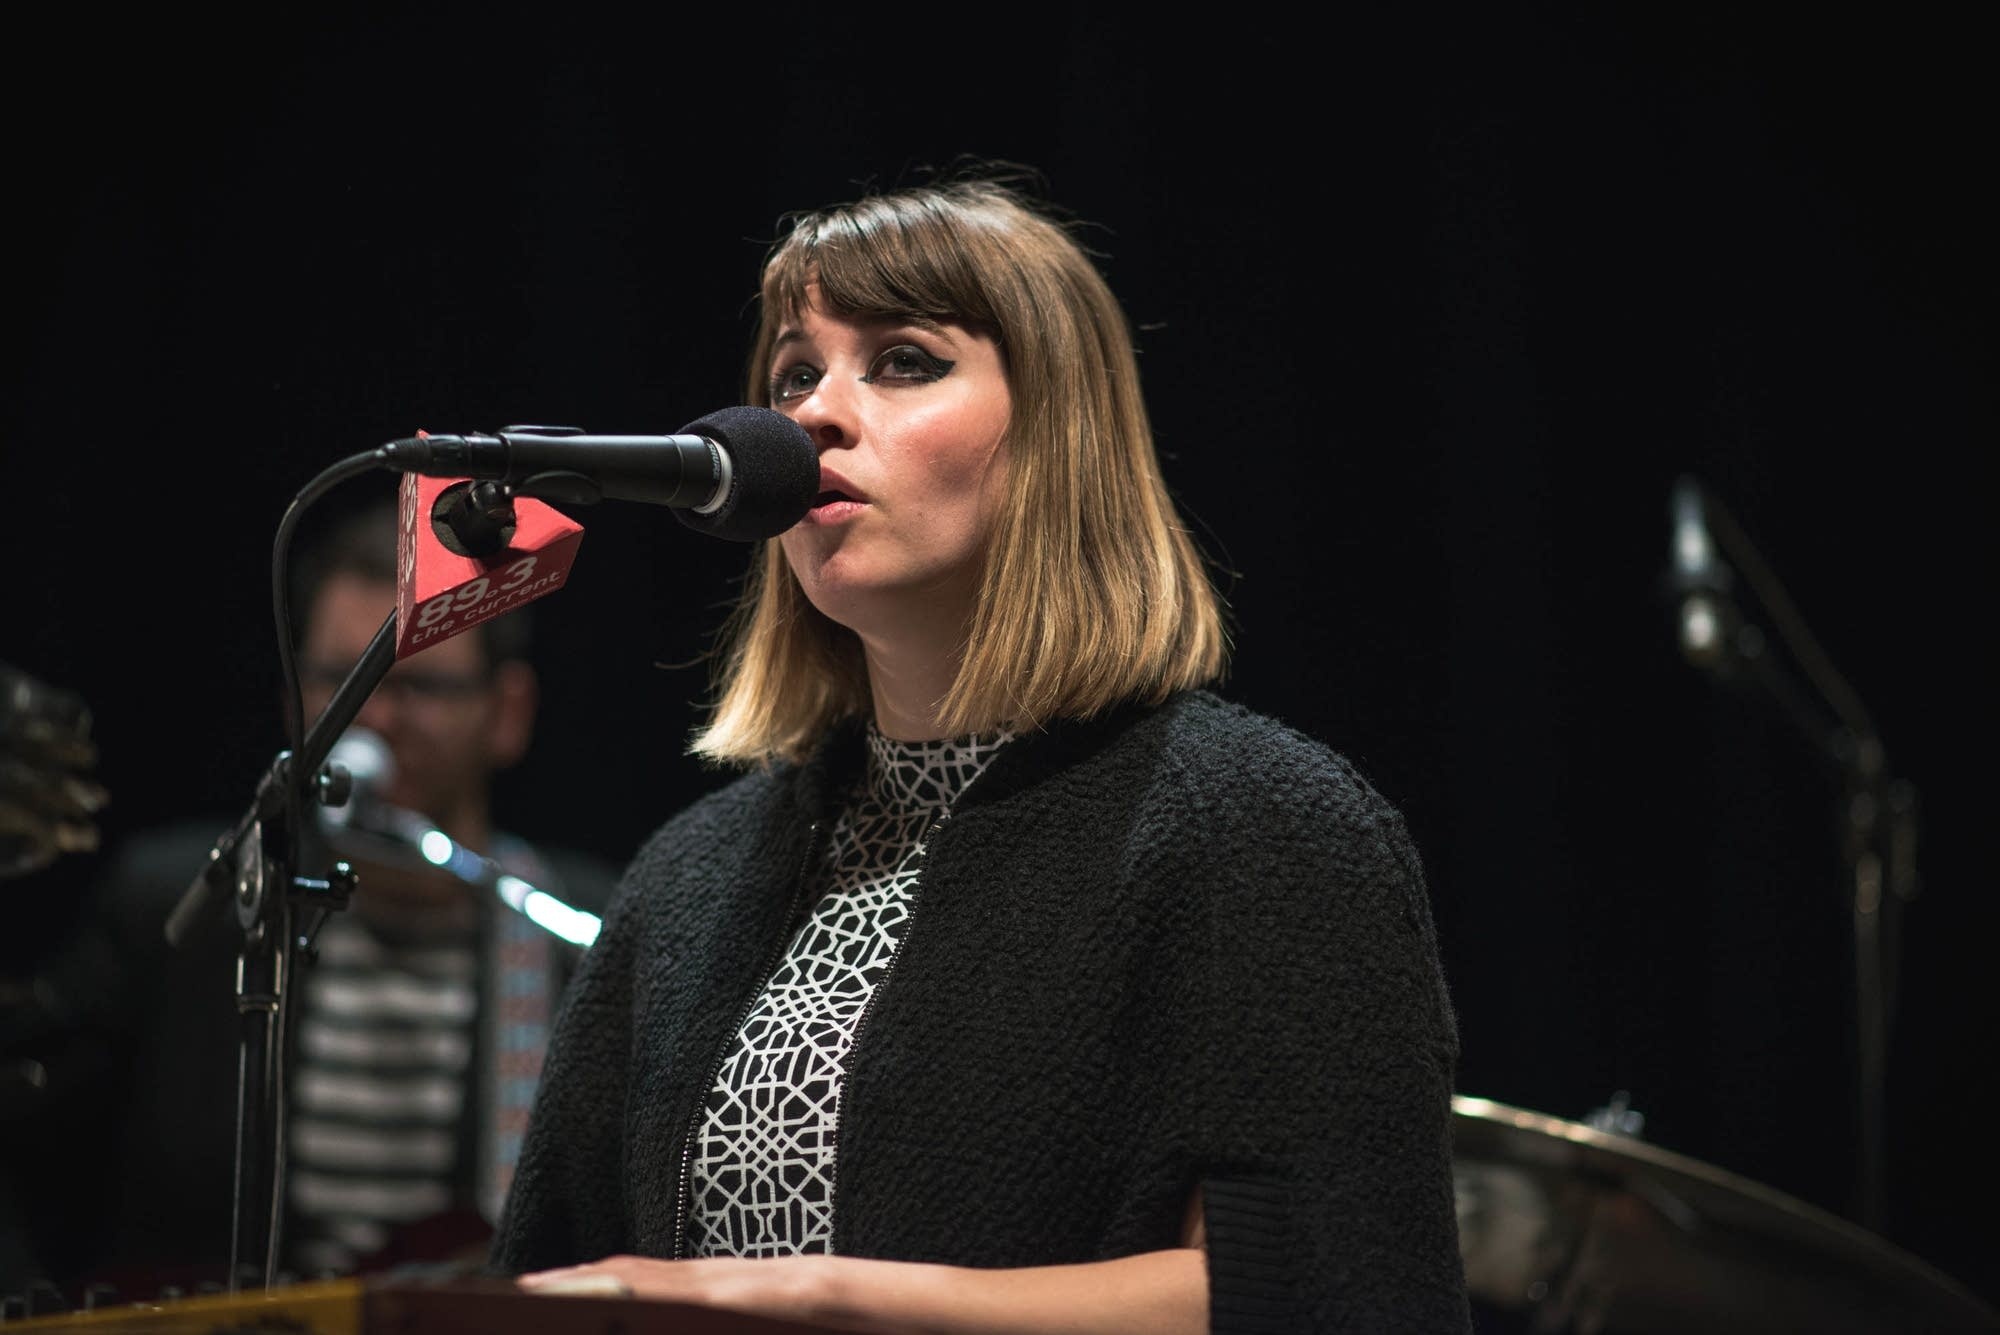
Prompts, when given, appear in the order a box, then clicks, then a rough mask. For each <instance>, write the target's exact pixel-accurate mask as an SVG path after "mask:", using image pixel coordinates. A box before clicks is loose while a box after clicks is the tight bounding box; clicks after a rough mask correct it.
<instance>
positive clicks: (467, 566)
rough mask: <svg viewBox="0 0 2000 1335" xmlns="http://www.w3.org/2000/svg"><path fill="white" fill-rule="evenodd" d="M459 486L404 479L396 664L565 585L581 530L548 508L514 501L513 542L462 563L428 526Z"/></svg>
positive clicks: (414, 476)
mask: <svg viewBox="0 0 2000 1335" xmlns="http://www.w3.org/2000/svg"><path fill="white" fill-rule="evenodd" d="M466 481H467V479H464V478H456V479H454V478H442V477H422V476H419V475H418V474H416V473H405V474H403V484H402V492H401V495H400V497H399V508H400V520H401V522H400V525H399V527H398V530H397V534H396V571H397V578H396V657H397V659H398V660H401V659H404V658H408V657H409V656H410V655H411V654H413V653H416V652H417V651H418V650H420V649H428V648H429V647H430V646H431V645H433V644H438V643H441V642H442V641H445V640H448V639H450V638H451V637H452V636H454V635H457V634H459V633H460V632H461V631H467V630H471V629H472V628H473V627H474V626H477V625H478V624H479V623H481V622H482V621H490V620H492V619H493V618H494V617H497V616H500V615H502V614H504V613H507V612H511V611H513V610H514V609H515V608H517V607H521V606H524V605H526V604H528V603H531V602H533V601H534V600H535V599H537V598H541V597H544V596H546V595H547V594H551V593H554V592H555V591H556V590H557V589H559V588H561V587H562V586H563V581H564V580H566V579H568V578H569V571H570V567H571V566H572V565H574V564H575V563H576V551H577V548H578V547H580V546H581V545H582V544H583V525H581V524H579V523H577V522H576V521H575V520H573V519H571V518H570V517H569V516H568V515H565V514H563V513H562V512H561V511H559V510H556V509H554V508H553V507H551V506H549V505H548V504H546V503H545V502H542V501H537V500H534V499H532V498H529V497H515V498H514V499H513V502H512V504H513V509H514V534H513V537H512V539H511V540H510V541H509V542H508V544H507V545H506V546H505V547H502V548H501V549H500V550H499V551H497V552H495V553H493V555H491V556H461V555H459V554H458V553H456V552H453V551H452V550H451V549H450V548H448V547H446V546H445V545H444V543H443V542H442V541H441V540H440V539H439V538H438V535H437V530H436V529H435V528H434V527H433V526H432V512H433V510H434V509H435V508H436V507H437V505H438V498H439V497H440V496H442V495H444V493H445V492H446V491H447V490H449V489H451V488H454V487H460V486H463V485H465V483H466Z"/></svg>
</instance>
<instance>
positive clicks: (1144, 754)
mask: <svg viewBox="0 0 2000 1335" xmlns="http://www.w3.org/2000/svg"><path fill="white" fill-rule="evenodd" d="M858 731H859V729H858V728H857V727H847V728H843V729H841V730H839V731H838V732H837V734H836V735H835V736H833V737H831V738H829V740H828V741H827V743H826V744H824V745H823V746H822V747H821V748H820V749H819V751H818V752H817V754H816V755H815V756H814V758H813V759H812V760H811V761H810V762H808V763H807V764H805V765H802V766H792V765H781V766H776V767H774V768H772V769H770V770H764V771H757V772H754V773H750V774H746V775H744V776H742V777H740V778H738V779H736V780H734V781H733V782H731V783H729V784H727V785H726V786H724V787H722V788H720V789H718V790H717V791H715V792H714V793H711V794H709V795H708V796H706V797H704V798H702V799H701V800H699V801H697V802H696V803H694V804H693V805H692V806H690V807H689V808H688V809H687V810H685V811H683V812H682V813H681V814H679V815H677V816H676V817H674V818H673V819H672V820H671V821H669V822H668V823H667V824H666V825H664V826H663V827H662V828H661V829H660V830H659V831H658V832H656V833H655V834H654V835H653V836H652V837H651V838H650V839H649V840H648V841H647V842H646V844H645V846H644V847H643V848H642V849H641V851H640V852H639V854H638V855H637V857H636V858H635V859H634V861H633V862H632V864H631V866H630V868H629V869H628V870H627V872H626V874H625V877H624V880H623V883H622V885H621V886H620V889H619V891H618V893H617V896H616V899H615V900H614V903H613V905H612V907H611V909H610V910H609V912H608V914H607V915H606V918H605V922H604V928H603V932H602V934H601V935H600V937H599V938H598V941H597V943H596V945H595V946H593V947H592V948H591V951H590V953H589V955H588V957H587V958H586V959H585V961H584V964H583V967H582V970H581V971H580V973H579V974H578V977H577V979H576V981H575V983H574V984H573V985H572V987H571V988H570V990H569V992H568V993H567V995H566V997H565V1000H564V1003H563V1009H562V1012H561V1015H560V1017H559V1019H558V1023H557V1029H556V1034H555V1040H554V1046H553V1049H552V1051H551V1054H550V1057H549V1061H548V1065H547V1067H546V1070H545V1072H544V1075H543V1080H542V1085H541V1089H540V1092H539V1095H538V1099H537V1103H536V1106H535V1110H534V1114H533V1119H532V1122H531V1124H530V1127H529V1131H528V1135H527V1139H526V1143H525V1146H524V1148H523V1151H522V1154H521V1157H520V1162H519V1165H518V1168H517V1170H516V1176H515V1179H514V1186H513V1190H512V1192H511V1194H510V1197H509V1200H508V1204H507V1208H506V1211H505V1215H504V1217H503V1219H502V1221H501V1223H500V1226H499V1229H498V1232H497V1234H496V1236H495V1238H494V1242H493V1250H492V1253H491V1268H492V1269H494V1270H495V1271H497V1272H499V1273H503V1274H517V1273H521V1272H523V1271H527V1270H535V1269H542V1268H546V1267H550V1266H557V1265H566V1264H574V1263H578V1262H583V1261H588V1260H593V1259H596V1258H598V1257H601V1256H606V1255H610V1254H614V1253H636V1254H641V1255H652V1256H662V1257H668V1256H674V1255H676V1254H681V1253H682V1251H683V1249H684V1246H685V1238H686V1210H687V1202H688V1199H689V1188H688V1183H687V1170H688V1162H689V1157H690V1156H689V1146H690V1132H691V1130H692V1129H693V1127H694V1123H695V1118H696V1116H697V1113H698V1111H699V1109H700V1107H701V1105H702V1102H703V1098H704V1096H705V1095H706V1094H707V1092H708V1090H709V1087H710V1084H711V1082H712V1080H713V1078H714V1075H715V1071H716V1066H717V1063H718V1062H719V1061H720V1059H721V1055H722V1052H723V1049H724V1046H725V1045H726V1044H727V1043H728V1041H729V1040H730V1039H731V1038H732V1037H733V1035H734V1033H735V1029H736V1026H737V1024H738V1022H739V1020H740V1019H741V1017H742V1014H743V1011H744V1008H745V1007H746V1006H747V1005H748V1004H749V1002H750V1001H751V999H752V998H753V997H754V996H755V994H756V993H757V992H758V990H759V989H760V988H761V987H762V985H763V983H764V981H765V979H766V977H767V975H768V973H769V971H770V969H771V968H772V966H773V965H774V964H775V963H776V961H777V958H778V956H779V954H780V952H781V951H782V950H783V949H784V947H785V945H786V942H787V939H788V937H789V935H790V933H791V931H792V929H793V928H794V927H795V926H796V924H797V923H798V921H799V918H800V916H801V914H802V913H803V912H804V911H805V909H806V900H805V897H804V896H805V892H806V888H807V882H808V881H809V879H810V878H809V877H808V875H807V869H808V868H809V867H810V866H812V865H813V864H814V861H815V859H817V858H818V857H819V855H820V851H821V844H822V841H823V838H824V832H825V831H826V830H827V828H828V827H829V825H830V823H831V820H832V818H833V816H834V815H835V811H834V808H833V805H832V804H833V802H834V800H835V799H836V797H837V796H838V794H839V793H840V792H841V791H842V789H843V786H844V784H845V783H846V782H847V780H848V779H849V778H850V777H851V776H852V775H853V773H854V772H855V770H854V768H853V767H854V766H855V765H857V764H859V763H860V752H861V748H860V746H859V745H858V740H859V739H858ZM1456 1059H1457V1031H1456V1023H1455V1019H1454V1016H1453V1013H1452V1010H1451V1005H1450V1001H1449V997H1448V994H1447V991H1446V987H1445V983H1444V979H1443V976H1442V970H1441V967H1440V963H1439V958H1438V952H1437V940H1436V934H1435V931H1434V928H1433V922H1432V915H1431V909H1430V905H1429V901H1428V898H1427V892H1426V889H1425V883H1424V879H1423V873H1422V870H1421V866H1420V863H1419V860H1418V856H1417V853H1416V851H1415V849H1414V848H1413V846H1412V844H1411V842H1410V839H1409V837H1408V835H1407V833H1406V831H1405V828H1404V824H1403V821H1402V818H1401V817H1400V815H1399V814H1398V813H1397V811H1396V810H1395V809H1394V808H1393V807H1392V806H1391V805H1390V804H1389V803H1388V802H1387V801H1386V800H1384V798H1383V797H1382V796H1381V795H1380V794H1378V793H1377V792H1376V791H1375V790H1374V789H1373V788H1372V787H1370V786H1369V784H1368V783H1367V782H1366V781H1365V780H1364V779H1363V778H1362V777H1361V776H1360V775H1359V774H1357V772H1356V771H1355V769H1354V768H1353V767H1352V766H1351V765H1350V764H1349V763H1348V762H1347V761H1345V760H1344V759H1342V758H1341V757H1340V756H1338V755H1336V754H1335V753H1333V752H1332V751H1330V750H1329V749H1328V748H1326V747H1325V746H1323V745H1321V744H1320V743H1318V742H1315V741H1313V740H1311V739H1309V738H1307V737H1305V736H1303V735H1301V734H1299V733H1298V732H1296V731H1294V730H1292V729H1290V728H1288V727H1285V726H1284V725H1282V724H1280V723H1277V722H1276V721H1274V720H1271V719H1268V718H1265V717H1263V716H1261V715H1258V714H1255V713H1252V712H1251V711H1249V710H1246V709H1244V708H1242V707H1240V706H1237V705H1233V704H1229V703H1226V702H1224V701H1222V700H1221V699H1219V698H1217V697H1216V696H1215V695H1213V694H1211V693H1208V692H1205V691H1201V692H1189V693H1184V694H1182V695H1179V696H1176V697H1175V698H1173V699H1172V700H1171V701H1169V702H1168V703H1167V704H1166V705H1164V706H1161V707H1158V708H1151V709H1141V708H1128V709H1124V710H1120V711H1116V712H1114V713H1112V714H1110V715H1107V716H1104V717H1101V718H1099V719H1096V720H1093V721H1091V722H1087V723H1065V724H1061V725H1058V726H1055V727H1053V728H1051V729H1049V730H1048V731H1045V732H1038V733H1035V734H1032V735H1029V736H1026V737H1023V738H1021V739H1020V740H1019V741H1017V742H1016V743H1014V744H1013V745H1011V746H1009V747H1008V748H1006V749H1005V750H1003V751H1002V752H1001V753H1000V755H999V756H998V757H996V758H995V760H994V761H993V763H992V765H991V766H990V767H989V768H988V769H987V771H986V772H985V773H984V774H982V775H981V776H980V777H979V778H978V779H977V780H975V781H974V783H973V784H972V785H971V787H970V788H969V789H968V790H967V791H966V793H965V794H964V796H963V797H962V799H961V801H960V802H959V805H958V807H957V808H956V810H955V811H954V812H953V814H952V815H951V817H950V818H949V819H948V820H947V821H945V822H944V823H943V824H942V825H941V826H940V827H938V828H937V829H936V830H935V831H934V833H933V834H932V836H931V838H930V839H929V841H928V852H927V854H926V858H925V863H924V866H923V869H922V875H921V880H920V882H919V885H918V888H917V890H916V899H915V901H914V905H913V911H912V918H911V921H910V924H909V928H908V931H907V934H906V936H905V937H904V939H903V942H902V945H901V947H900V949H899V953H898V955H897V957H896V959H895V961H894V963H893V966H892V968H891V969H890V972H889V974H888V975H887V977H886V978H885V979H884V980H883V982H882V983H881V985H880V986H879V987H878V988H877V989H876V992H875V994H874V998H873V1000H872V1002H871V1003H870V1005H869V1006H868V1008H867V1010H866V1012H865V1013H864V1015H863V1016H862V1018H861V1020H860V1022H859V1028H858V1030H857V1034H856V1038H855V1041H854V1045H853V1048H852V1050H851V1053H850V1057H849V1064H848V1071H847V1075H846V1084H845V1088H844V1090H843V1091H842V1097H841V1099H840V1120H839V1126H838V1146H837V1176H836V1183H835V1195H834V1232H833V1250H835V1251H836V1252H840V1253H843V1254H846V1255H851V1256H865V1257H885V1258H897V1259H904V1260H915V1261H933V1262H943V1263H952V1264H961V1265H971V1266H1020V1265H1044V1264H1051V1263H1058V1262H1072V1261H1089V1260H1100V1259H1105V1258H1110V1257H1116V1256H1122V1255H1128V1254H1132V1253H1137V1252H1144V1251H1149V1250H1153V1249H1156V1248H1162V1247H1170V1246H1174V1245H1176V1242H1177V1239H1178V1236H1179V1230H1180V1227H1181V1220H1182V1217H1183V1213H1184V1206H1185V1203H1186V1201H1187V1199H1188V1197H1189V1195H1190V1193H1191V1192H1192V1191H1193V1189H1194V1188H1195V1187H1196V1186H1197V1185H1199V1186H1200V1187H1201V1188H1202V1190H1203V1198H1204V1201H1205V1211H1206V1230H1207V1248H1208V1266H1209V1281H1210V1291H1211V1295H1212V1296H1211V1319H1212V1326H1213V1329H1214V1330H1215V1331H1217V1332H1224V1331H1245V1332H1250V1331H1286V1332H1294V1331H1335V1330H1366V1331H1377V1332H1379V1331H1465V1330H1468V1329H1469V1328H1470V1317H1469V1310H1468V1300H1467V1296H1466V1288H1465V1281H1464V1270H1463V1265H1462V1262H1461V1260H1460V1255H1459V1250H1458V1233H1457V1223H1456V1217H1455V1214H1454V1210H1453V1203H1452V1168H1451V1150H1450V1143H1449V1136H1450V1111H1451V1094H1452V1089H1453V1078H1454V1074H1455V1064H1456Z"/></svg>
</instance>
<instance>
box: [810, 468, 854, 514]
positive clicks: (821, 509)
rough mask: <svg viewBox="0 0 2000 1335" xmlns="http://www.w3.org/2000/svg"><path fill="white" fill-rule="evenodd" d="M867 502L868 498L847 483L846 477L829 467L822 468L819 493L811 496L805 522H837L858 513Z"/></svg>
mask: <svg viewBox="0 0 2000 1335" xmlns="http://www.w3.org/2000/svg"><path fill="white" fill-rule="evenodd" d="M867 503H868V498H867V497H865V496H863V495H862V494H861V493H860V492H858V491H856V490H855V489H854V488H853V487H852V486H850V485H848V481H847V479H846V478H844V477H842V476H840V474H838V473H836V472H834V471H833V470H831V469H823V470H821V472H820V478H819V494H818V495H817V496H815V497H813V503H812V507H811V508H810V509H808V510H807V511H806V522H807V523H808V524H838V523H840V522H841V521H842V520H844V519H849V518H852V517H853V516H854V515H856V514H858V513H859V512H860V510H861V507H862V506H864V505H866V504H867Z"/></svg>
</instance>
